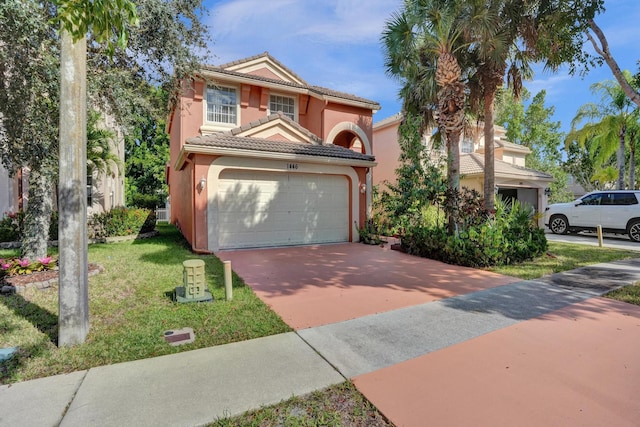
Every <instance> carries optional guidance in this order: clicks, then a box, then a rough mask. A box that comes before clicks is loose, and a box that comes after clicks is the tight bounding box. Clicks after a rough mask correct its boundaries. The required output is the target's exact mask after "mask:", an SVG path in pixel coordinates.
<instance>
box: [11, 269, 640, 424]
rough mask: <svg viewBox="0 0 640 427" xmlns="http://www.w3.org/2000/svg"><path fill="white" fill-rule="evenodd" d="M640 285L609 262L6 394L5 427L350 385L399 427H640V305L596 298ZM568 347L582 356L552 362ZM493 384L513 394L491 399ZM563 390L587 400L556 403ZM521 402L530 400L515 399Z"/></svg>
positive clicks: (195, 418) (194, 415)
mask: <svg viewBox="0 0 640 427" xmlns="http://www.w3.org/2000/svg"><path fill="white" fill-rule="evenodd" d="M638 280H640V260H628V261H620V262H615V263H606V264H599V265H597V266H590V267H586V268H584V269H578V270H573V271H570V272H566V273H559V274H556V275H552V276H548V277H545V278H543V279H540V280H536V281H521V282H517V283H512V284H506V285H502V286H497V287H493V288H490V289H485V290H480V291H477V292H471V293H467V294H464V295H459V296H455V297H451V298H446V299H442V300H439V301H434V302H428V303H424V304H420V305H416V306H411V307H405V308H401V309H397V310H393V311H388V312H384V313H379V314H372V315H367V316H363V317H360V318H357V319H352V320H347V321H342V322H338V323H333V324H328V325H323V326H319V327H313V328H307V329H301V330H299V331H297V332H295V333H294V332H292V333H287V334H281V335H275V336H270V337H264V338H259V339H255V340H251V341H245V342H239V343H234V344H228V345H223V346H217V347H211V348H206V349H200V350H194V351H189V352H184V353H179V354H174V355H169V356H162V357H157V358H152V359H144V360H139V361H134V362H127V363H120V364H114V365H109V366H102V367H97V368H92V369H89V370H88V371H81V372H74V373H72V374H68V375H59V376H55V377H49V378H43V379H38V380H33V381H26V382H21V383H17V384H13V385H10V386H1V387H0V425H2V426H4V425H7V426H58V425H60V426H197V425H203V424H206V423H209V422H213V421H215V420H216V419H217V418H220V417H225V416H232V415H236V414H239V413H242V412H244V411H246V410H250V409H254V408H259V407H260V406H262V405H269V404H272V403H276V402H278V401H280V400H283V399H287V398H289V397H291V396H293V395H302V394H306V393H308V392H311V391H313V390H317V389H322V388H325V387H327V386H329V385H332V384H337V383H340V382H343V381H344V380H345V378H349V379H353V380H354V382H355V384H356V386H357V387H358V389H359V390H360V391H362V392H363V393H364V394H365V396H366V397H367V398H369V399H370V400H371V401H372V402H373V403H374V404H375V405H376V406H377V407H378V408H379V409H380V410H381V411H382V412H383V414H385V415H386V416H387V417H388V418H389V419H390V420H391V421H392V422H394V423H396V425H423V424H424V423H425V422H426V420H427V419H428V420H429V422H428V423H429V424H433V425H447V424H448V425H456V424H457V425H500V424H503V425H509V424H511V425H513V422H514V421H519V422H516V424H519V425H536V424H537V425H550V424H556V425H559V424H562V425H572V424H573V425H578V424H580V425H596V424H597V423H598V422H599V421H601V420H603V419H606V417H611V416H613V415H612V414H613V413H615V412H618V415H617V418H615V421H616V425H633V423H635V422H636V421H637V419H640V403H636V396H637V395H638V393H640V367H639V363H640V362H638V360H640V340H639V339H638V336H639V335H638V333H639V331H640V329H639V328H640V307H636V306H631V305H627V304H621V303H616V302H608V301H605V300H601V299H600V298H594V297H597V296H598V295H601V294H602V293H604V292H606V291H608V290H609V289H611V288H614V287H618V286H622V285H625V284H630V283H634V282H636V281H638ZM603 301H604V302H603ZM634 325H635V326H634ZM596 330H598V331H600V333H595V332H593V333H592V331H596ZM522 331H527V333H526V334H525V335H524V336H523V335H522V333H521V332H522ZM594 340H599V341H594ZM512 348H513V351H515V352H516V353H517V354H518V355H522V354H526V355H527V360H529V363H530V365H522V367H523V369H524V368H526V367H527V366H528V370H527V369H525V371H523V372H525V373H524V375H525V380H523V381H520V382H517V381H514V380H513V378H512V377H508V378H502V377H501V375H504V372H503V371H506V370H507V369H505V367H504V366H503V365H504V364H505V363H506V362H505V357H506V356H504V355H503V354H500V353H495V352H496V351H511V349H512ZM562 349H564V351H566V350H567V349H579V350H575V351H578V353H579V354H578V355H577V356H576V354H575V351H574V352H573V353H571V354H569V355H567V354H563V353H559V354H558V355H557V356H552V355H554V351H559V350H562ZM594 349H597V351H594ZM592 353H595V355H596V356H597V357H596V356H593V357H591V356H592ZM512 357H513V356H512ZM534 360H541V361H543V363H542V365H539V364H536V363H534V362H533V361H534ZM493 362H495V363H497V364H498V365H500V367H499V369H498V368H496V367H495V366H492V365H491V363H493ZM509 364H510V366H511V371H509V372H513V373H516V372H518V371H516V370H515V368H517V367H518V366H517V364H516V363H515V362H513V361H511V362H509ZM554 364H557V366H556V365H554ZM565 365H566V366H565ZM540 366H542V367H540ZM560 367H562V369H560ZM567 372H569V373H568V374H567ZM593 372H597V373H600V372H601V373H602V375H601V377H593ZM550 373H553V375H550ZM534 374H535V375H534ZM605 374H606V375H605ZM527 375H528V376H527ZM536 375H538V376H539V377H536ZM549 375H550V376H549ZM569 375H570V378H572V380H569V377H568V376H569ZM558 378H559V380H558V382H554V380H557V379H558ZM575 378H579V379H580V381H581V382H577V380H574V379H575ZM585 378H586V379H588V380H589V381H590V382H587V383H585ZM613 379H615V381H613ZM537 381H540V382H541V383H544V384H541V385H543V386H545V387H546V388H545V387H543V388H541V390H543V391H544V393H542V392H540V393H538V394H534V395H533V397H536V398H538V399H542V400H543V401H535V400H532V399H533V398H532V397H531V395H530V393H531V390H538V389H540V386H541V385H540V384H537ZM492 382H494V383H496V384H500V387H502V391H503V392H504V393H503V394H500V393H499V392H500V389H499V390H496V391H494V392H492V393H493V394H489V393H486V396H484V395H483V392H482V387H485V388H486V389H487V390H488V389H490V388H491V387H490V386H491V383H492ZM477 387H480V388H481V389H480V390H477ZM521 387H523V388H521ZM532 387H533V389H532ZM567 387H569V390H567ZM611 387H614V388H615V390H620V391H621V392H620V393H615V392H609V389H610V388H611ZM467 389H469V390H471V389H472V390H474V392H473V393H468V392H465V390H467ZM492 390H493V389H492ZM521 390H525V391H527V390H528V391H527V392H526V393H525V392H523V391H521ZM556 390H557V391H560V392H563V393H570V394H571V396H572V399H574V400H571V399H562V398H555V397H554V395H553V392H554V391H556ZM597 390H600V391H599V392H596V391H597ZM605 391H606V393H605ZM517 393H524V394H525V395H526V396H527V398H528V400H527V399H525V402H523V401H522V400H517V401H516V400H514V399H513V396H514V394H517ZM527 393H529V394H527ZM427 396H429V397H427ZM438 396H440V400H437V397H438ZM487 396H489V398H491V396H503V397H501V398H500V399H496V398H493V400H489V401H487V400H486V397H487ZM443 398H444V400H442V399H443ZM416 399H417V400H416ZM576 399H577V400H576ZM449 401H450V402H453V403H454V404H455V405H454V406H455V409H454V408H448V407H447V402H449ZM474 402H475V404H474ZM478 402H485V403H483V404H486V405H488V406H489V408H486V407H485V406H482V405H478ZM585 402H586V403H585ZM430 404H431V406H430ZM434 404H435V406H433V405H434ZM582 404H584V405H587V406H588V407H587V406H585V407H584V408H583V407H581V406H580V405H582ZM465 405H466V406H465ZM527 405H529V406H527ZM425 408H427V409H425ZM536 408H544V411H543V412H540V411H539V410H535V409H536ZM514 410H515V413H514V412H513V411H514ZM487 411H488V412H487ZM568 411H572V412H571V413H568ZM574 411H575V412H579V413H580V414H583V418H579V417H576V416H574V415H575V414H574ZM436 414H437V416H436ZM496 414H498V415H496ZM505 414H512V415H511V418H500V417H506V415H505ZM572 416H573V417H572ZM425 417H427V418H425ZM438 417H440V418H438ZM496 417H497V418H496ZM518 417H520V418H518ZM545 417H546V418H545ZM507 421H508V422H507Z"/></svg>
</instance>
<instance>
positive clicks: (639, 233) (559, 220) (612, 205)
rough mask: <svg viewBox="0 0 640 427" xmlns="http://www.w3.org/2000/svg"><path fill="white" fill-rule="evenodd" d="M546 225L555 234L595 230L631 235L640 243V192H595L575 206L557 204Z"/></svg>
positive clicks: (551, 207)
mask: <svg viewBox="0 0 640 427" xmlns="http://www.w3.org/2000/svg"><path fill="white" fill-rule="evenodd" d="M544 225H546V226H547V227H549V229H550V230H551V231H552V232H553V233H555V234H566V233H568V232H578V231H582V230H595V229H596V227H597V226H598V225H600V226H602V231H605V232H609V233H618V234H628V235H629V238H630V239H631V240H633V241H635V242H640V191H635V190H616V191H594V192H592V193H589V194H586V195H584V196H582V197H581V198H579V199H578V200H574V201H573V202H571V203H554V204H552V205H549V206H548V207H547V209H546V212H545V218H544Z"/></svg>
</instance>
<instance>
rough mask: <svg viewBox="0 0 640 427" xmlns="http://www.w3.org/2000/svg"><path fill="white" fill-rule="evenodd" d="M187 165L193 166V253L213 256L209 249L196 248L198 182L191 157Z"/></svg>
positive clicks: (186, 161) (186, 160)
mask: <svg viewBox="0 0 640 427" xmlns="http://www.w3.org/2000/svg"><path fill="white" fill-rule="evenodd" d="M185 163H187V164H190V165H191V184H192V185H193V187H192V192H191V194H192V197H191V212H192V214H191V218H192V221H193V222H192V226H191V242H192V243H191V252H193V253H196V254H199V255H211V254H213V252H211V251H209V250H207V249H200V248H197V247H196V195H195V191H196V188H195V182H196V164H195V163H194V161H193V160H191V158H190V157H187V158H186V159H185Z"/></svg>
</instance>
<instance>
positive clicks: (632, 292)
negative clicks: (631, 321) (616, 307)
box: [605, 284, 640, 305]
mask: <svg viewBox="0 0 640 427" xmlns="http://www.w3.org/2000/svg"><path fill="white" fill-rule="evenodd" d="M605 297H607V298H611V299H615V300H618V301H622V302H627V303H629V304H635V305H640V285H638V284H634V285H627V286H623V287H622V288H620V289H616V290H615V291H611V292H609V293H608V294H606V295H605Z"/></svg>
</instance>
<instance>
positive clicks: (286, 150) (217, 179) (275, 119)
mask: <svg viewBox="0 0 640 427" xmlns="http://www.w3.org/2000/svg"><path fill="white" fill-rule="evenodd" d="M379 108H380V106H379V104H378V103H376V102H374V101H370V100H368V99H364V98H361V97H358V96H354V95H351V94H347V93H342V92H338V91H335V90H331V89H326V88H322V87H318V86H312V85H310V84H308V83H307V82H305V81H304V80H303V79H302V78H301V77H299V76H298V75H296V74H295V73H294V72H293V71H291V70H290V69H288V68H287V67H286V66H284V65H283V64H281V63H280V62H279V61H277V60H276V59H274V58H273V57H271V56H270V55H269V54H268V53H266V52H265V53H263V54H261V55H257V56H253V57H250V58H246V59H242V60H239V61H234V62H231V63H228V64H224V65H220V66H205V67H203V68H202V69H201V70H200V71H199V72H198V73H197V74H196V75H195V76H194V77H193V79H192V80H191V81H190V82H185V90H184V91H183V94H181V96H180V99H179V101H178V103H177V105H176V108H175V109H174V111H173V112H172V114H171V115H170V118H169V123H168V131H169V135H170V138H171V142H170V144H171V159H170V164H169V166H168V182H169V197H170V201H171V222H172V223H174V224H176V225H177V226H178V227H179V228H180V230H181V231H182V233H183V235H184V236H185V238H186V239H187V240H188V241H189V243H190V244H191V246H192V249H193V250H194V251H203V252H212V251H217V250H220V249H235V248H248V247H269V246H284V245H299V244H311V243H328V242H348V241H357V239H358V227H359V226H360V225H361V224H363V222H364V221H365V219H366V214H367V209H368V206H369V204H370V201H371V176H372V174H371V169H372V168H373V166H375V162H374V157H373V155H372V152H373V151H372V149H373V146H372V139H373V138H372V137H373V128H372V116H373V113H374V112H375V111H377V110H378V109H379Z"/></svg>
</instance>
